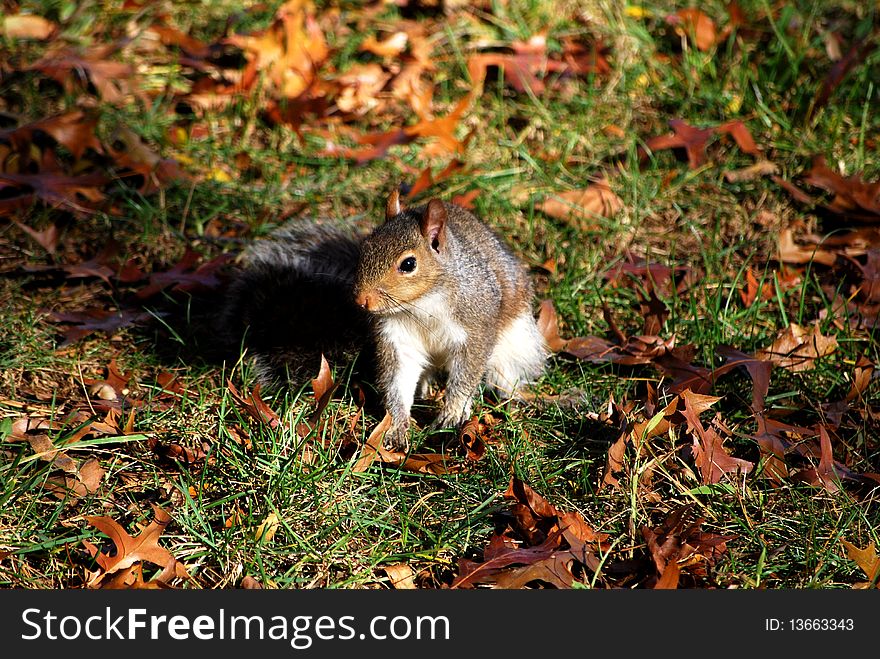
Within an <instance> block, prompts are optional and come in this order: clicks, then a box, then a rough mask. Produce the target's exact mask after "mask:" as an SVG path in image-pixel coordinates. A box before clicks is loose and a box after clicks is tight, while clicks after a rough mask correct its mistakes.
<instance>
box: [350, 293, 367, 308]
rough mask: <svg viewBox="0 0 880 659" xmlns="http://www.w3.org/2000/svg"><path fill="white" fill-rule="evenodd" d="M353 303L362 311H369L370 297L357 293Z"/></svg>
mask: <svg viewBox="0 0 880 659" xmlns="http://www.w3.org/2000/svg"><path fill="white" fill-rule="evenodd" d="M354 303H355V304H356V305H358V306H359V307H361V308H362V309H366V310H367V311H369V309H370V296H369V295H368V294H367V293H358V295H357V297H355V299H354Z"/></svg>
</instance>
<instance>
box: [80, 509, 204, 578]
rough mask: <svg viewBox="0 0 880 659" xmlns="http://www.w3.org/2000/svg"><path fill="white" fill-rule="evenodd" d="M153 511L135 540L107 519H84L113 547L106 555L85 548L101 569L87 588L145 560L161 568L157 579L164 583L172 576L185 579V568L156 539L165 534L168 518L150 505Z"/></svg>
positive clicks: (89, 517) (93, 548)
mask: <svg viewBox="0 0 880 659" xmlns="http://www.w3.org/2000/svg"><path fill="white" fill-rule="evenodd" d="M153 511H154V519H153V521H152V522H150V524H149V525H147V527H146V528H144V529H143V531H141V532H140V533H139V534H138V535H136V536H134V537H132V536H131V535H129V534H128V533H127V532H126V530H125V529H124V528H122V526H120V525H119V524H118V523H117V522H116V521H115V520H113V519H112V518H110V517H106V516H86V517H85V520H86V522H88V523H89V524H90V525H92V526H94V527H95V528H96V529H98V530H99V531H101V532H102V533H104V534H105V535H106V536H108V537H109V538H110V540H111V541H112V542H113V545H114V546H115V548H116V553H115V554H114V555H112V556H108V555H107V554H104V553H103V552H100V551H98V549H97V548H96V547H94V545H91V543H88V544H87V545H86V546H87V547H88V548H89V551H90V553H91V554H92V556H93V557H94V558H95V561H97V563H98V565H99V566H100V568H101V570H100V571H99V572H98V573H97V574H96V575H95V576H94V577H92V578H91V579H90V580H89V582H88V584H87V587H88V588H100V587H101V582H102V581H103V580H104V579H105V578H106V577H107V576H108V575H111V574H113V573H115V572H118V571H120V570H125V569H126V568H129V567H131V566H132V565H133V564H134V563H137V562H144V561H145V562H147V563H152V564H153V565H157V566H159V567H161V568H164V569H163V575H160V577H158V579H159V580H161V581H167V580H168V579H170V578H172V577H174V576H188V575H187V572H186V569H185V568H183V566H182V565H181V564H180V563H179V562H178V561H177V559H175V558H174V556H173V555H172V554H171V552H170V551H168V550H167V549H165V548H164V547H161V546H160V545H159V536H161V535H162V533H163V532H164V531H165V527H166V526H168V522H170V521H171V516H170V515H168V513H166V512H165V511H164V510H162V508H160V507H159V506H156V505H153ZM166 572H167V574H166Z"/></svg>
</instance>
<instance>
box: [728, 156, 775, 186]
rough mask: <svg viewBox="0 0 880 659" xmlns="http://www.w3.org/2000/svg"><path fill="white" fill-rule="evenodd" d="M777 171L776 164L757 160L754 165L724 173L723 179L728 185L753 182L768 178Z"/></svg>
mask: <svg viewBox="0 0 880 659" xmlns="http://www.w3.org/2000/svg"><path fill="white" fill-rule="evenodd" d="M778 171H779V168H778V167H777V166H776V163H774V162H770V161H769V160H759V161H758V162H756V163H755V164H754V165H749V166H748V167H744V168H742V169H732V170H728V171H726V172H724V178H725V179H726V180H727V182H728V183H741V182H742V181H754V180H755V179H756V178H760V177H762V176H770V175H771V174H776V173H777V172H778Z"/></svg>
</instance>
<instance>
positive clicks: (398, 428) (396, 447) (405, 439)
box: [382, 423, 409, 453]
mask: <svg viewBox="0 0 880 659" xmlns="http://www.w3.org/2000/svg"><path fill="white" fill-rule="evenodd" d="M382 447H383V448H384V449H385V450H386V451H398V452H400V453H406V452H407V451H408V450H409V423H398V424H395V425H393V426H392V427H391V429H390V430H388V432H386V433H385V439H384V440H383V442H382Z"/></svg>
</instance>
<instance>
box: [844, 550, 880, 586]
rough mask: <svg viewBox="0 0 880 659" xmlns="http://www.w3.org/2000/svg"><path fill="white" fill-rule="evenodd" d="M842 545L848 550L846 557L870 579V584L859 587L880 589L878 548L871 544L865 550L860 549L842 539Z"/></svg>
mask: <svg viewBox="0 0 880 659" xmlns="http://www.w3.org/2000/svg"><path fill="white" fill-rule="evenodd" d="M840 542H841V544H843V546H844V547H845V548H846V555H847V556H848V557H849V559H850V560H851V561H854V562H855V564H856V565H858V566H859V567H860V568H861V569H862V572H864V573H865V575H866V576H867V577H868V583H866V584H859V585H858V586H857V587H859V586H860V587H862V588H864V587H870V586H873V587H874V588H880V582H878V580H880V556H878V555H877V548H876V547H875V546H874V543H873V542H872V543H870V544H869V545H868V546H867V547H865V548H864V549H859V548H858V547H856V546H855V545H854V544H853V543H851V542H848V541H846V540H843V539H841V540H840Z"/></svg>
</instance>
